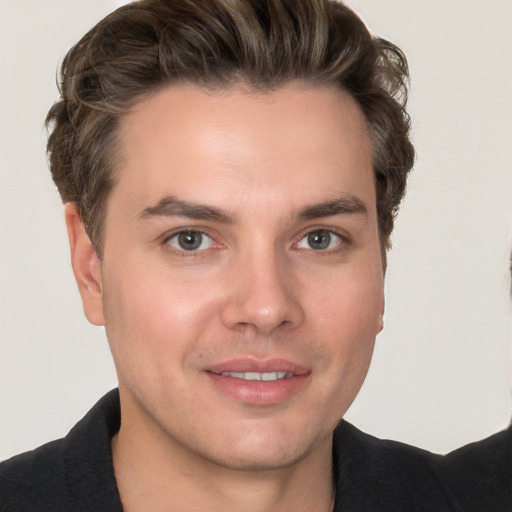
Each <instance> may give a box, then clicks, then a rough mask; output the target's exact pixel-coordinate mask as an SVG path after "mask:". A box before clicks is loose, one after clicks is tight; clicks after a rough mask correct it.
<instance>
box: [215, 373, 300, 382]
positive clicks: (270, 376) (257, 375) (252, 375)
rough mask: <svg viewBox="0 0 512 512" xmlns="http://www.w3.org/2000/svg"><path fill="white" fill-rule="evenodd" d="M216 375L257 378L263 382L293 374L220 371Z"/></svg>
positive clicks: (290, 376)
mask: <svg viewBox="0 0 512 512" xmlns="http://www.w3.org/2000/svg"><path fill="white" fill-rule="evenodd" d="M218 375H222V376H223V377H233V378H234V379H243V380H259V381H263V382H274V381H276V380H282V379H290V378H292V377H293V376H294V374H293V373H289V372H222V373H220V374H218Z"/></svg>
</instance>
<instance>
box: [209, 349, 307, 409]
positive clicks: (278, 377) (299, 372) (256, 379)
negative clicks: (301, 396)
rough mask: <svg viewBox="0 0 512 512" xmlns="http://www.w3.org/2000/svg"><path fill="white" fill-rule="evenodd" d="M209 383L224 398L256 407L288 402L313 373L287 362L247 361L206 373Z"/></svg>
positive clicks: (215, 366) (223, 366)
mask: <svg viewBox="0 0 512 512" xmlns="http://www.w3.org/2000/svg"><path fill="white" fill-rule="evenodd" d="M205 374H206V376H207V377H208V378H209V382H210V383H211V384H213V387H214V389H215V390H216V391H218V392H220V393H221V394H223V395H224V396H227V397H229V398H231V399H234V400H236V401H238V402H243V403H246V404H252V405H275V404H278V403H281V402H286V401H287V400H289V399H290V398H292V397H293V396H294V395H295V394H297V393H299V392H300V391H301V390H302V389H303V388H304V387H305V386H306V385H307V383H308V382H309V381H310V375H311V370H310V369H309V368H307V367H306V366H304V365H301V364H297V363H294V362H292V361H288V360H284V359H272V360H258V359H255V358H252V357H251V358H243V359H236V360H231V361H225V362H222V363H219V364H214V365H212V366H210V367H209V368H207V369H205Z"/></svg>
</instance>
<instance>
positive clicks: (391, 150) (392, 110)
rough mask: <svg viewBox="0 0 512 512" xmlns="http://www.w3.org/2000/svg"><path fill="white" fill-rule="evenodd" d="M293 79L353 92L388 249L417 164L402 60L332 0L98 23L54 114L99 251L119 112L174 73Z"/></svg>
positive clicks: (145, 6)
mask: <svg viewBox="0 0 512 512" xmlns="http://www.w3.org/2000/svg"><path fill="white" fill-rule="evenodd" d="M294 79H300V80H306V81H309V82H311V83H317V84H332V85H335V86H337V87H340V88H342V89H344V90H346V91H348V92H349V93H350V94H351V95H352V97H353V98H354V99H355V100H356V101H357V103H358V104H359V106H360V108H361V109H362V112H363V113H364V115H365V118H366V122H367V124H368V128H369V133H370V136H371V139H372V143H373V153H374V154H373V157H374V172H375V181H376V192H377V212H378V222H379V231H380V238H381V243H382V245H383V247H385V248H388V247H389V237H390V234H391V232H392V230H393V223H394V218H395V216H396V213H397V211H398V206H399V204H400V201H401V199H402V197H403V195H404V193H405V186H406V180H407V175H408V173H409V171H410V170H411V168H412V165H413V161H414V149H413V146H412V144H411V142H410V140H409V116H408V115H407V113H406V111H405V104H406V99H407V80H408V70H407V63H406V60H405V57H404V55H403V54H402V52H401V51H400V50H399V49H398V48H397V47H396V46H394V45H392V44H391V43H389V42H387V41H385V40H383V39H380V38H375V37H372V36H371V35H370V33H369V32H368V30H367V29H366V27H365V25H364V23H363V22H362V21H361V20H360V19H359V18H358V17H357V15H356V14H355V13H354V12H352V11H351V10H350V9H349V8H348V7H346V6H345V5H343V4H342V3H341V2H339V1H336V0H141V1H138V2H133V3H130V4H128V5H125V6H123V7H121V8H119V9H118V10H116V11H114V12H113V13H112V14H110V15H109V16H107V17H106V18H105V19H103V20H102V21H100V22H99V23H98V24H97V25H96V26H95V27H94V28H92V29H91V30H90V31H89V32H88V33H87V34H86V35H85V36H84V37H83V38H82V39H81V40H80V41H79V42H78V43H77V44H76V45H75V46H74V47H73V48H72V49H71V50H70V51H69V53H68V54H67V55H66V57H65V59H64V61H63V63H62V69H61V83H60V91H61V99H60V100H59V101H58V102H56V103H55V104H54V105H53V107H52V108H51V110H50V112H49V113H48V117H47V126H48V125H49V126H50V127H51V133H50V136H49V140H48V152H49V156H50V158H49V161H50V168H51V172H52V175H53V179H54V181H55V183H56V185H57V187H58V189H59V192H60V194H61V197H62V200H63V201H64V202H73V203H75V204H76V207H77V209H78V212H79V214H80V217H81V219H82V222H83V223H84V226H85V229H86V230H87V233H88V235H89V237H90V239H91V241H92V243H93V244H94V246H95V248H96V250H97V252H98V254H99V255H100V257H101V250H102V246H103V232H102V230H103V224H104V218H105V212H106V202H107V198H108V195H109V192H110V191H111V190H112V187H113V186H114V183H115V175H116V174H115V148H116V144H115V142H116V133H117V126H118V123H119V120H120V119H121V118H122V116H123V115H124V114H126V113H127V112H128V111H129V110H130V109H131V108H132V107H133V105H134V104H136V103H137V102H138V101H140V100H141V98H143V97H144V96H145V95H147V94H149V93H153V92H155V91H156V90H158V89H159V88H162V87H164V86H166V85H169V84H173V83H178V82H192V83H195V84H198V85H200V86H204V87H222V86H227V85H229V84H234V83H237V82H239V83H242V82H243V83H245V84H248V85H249V86H251V87H253V88H256V89H257V90H263V91H264V90H271V89H274V88H277V87H279V86H282V85H284V84H285V83H286V82H288V81H290V80H294Z"/></svg>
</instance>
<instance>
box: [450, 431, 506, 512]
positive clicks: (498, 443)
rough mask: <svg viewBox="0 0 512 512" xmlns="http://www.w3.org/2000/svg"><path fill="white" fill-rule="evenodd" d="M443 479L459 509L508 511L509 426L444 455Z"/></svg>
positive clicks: (483, 511)
mask: <svg viewBox="0 0 512 512" xmlns="http://www.w3.org/2000/svg"><path fill="white" fill-rule="evenodd" d="M443 479H444V480H445V482H446V485H447V488H448V489H449V492H450V494H452V495H453V496H457V499H458V500H459V502H460V503H461V504H462V505H463V507H464V508H463V510H478V511H482V512H485V511H489V512H491V511H502V510H503V511H510V510H512V426H511V427H509V428H508V429H507V430H504V431H502V432H499V433H498V434H494V435H492V436H490V437H488V438H486V439H483V440H481V441H477V442H475V443H471V444H468V445H466V446H463V447H462V448H459V449H458V450H455V451H453V452H451V453H449V454H448V455H446V457H445V458H444V461H443Z"/></svg>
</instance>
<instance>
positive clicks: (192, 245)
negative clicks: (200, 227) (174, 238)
mask: <svg viewBox="0 0 512 512" xmlns="http://www.w3.org/2000/svg"><path fill="white" fill-rule="evenodd" d="M202 238H203V237H202V235H201V233H198V232H197V231H186V232H185V233H180V234H179V236H178V243H179V244H180V247H181V248H182V249H184V250H185V251H193V250H194V249H197V248H198V247H199V246H200V245H201V242H202Z"/></svg>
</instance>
